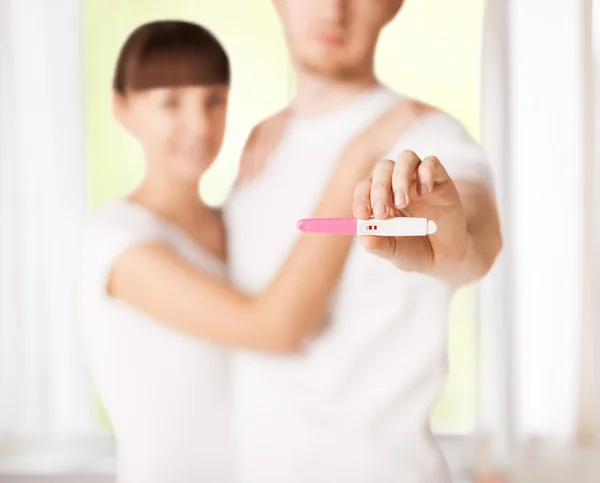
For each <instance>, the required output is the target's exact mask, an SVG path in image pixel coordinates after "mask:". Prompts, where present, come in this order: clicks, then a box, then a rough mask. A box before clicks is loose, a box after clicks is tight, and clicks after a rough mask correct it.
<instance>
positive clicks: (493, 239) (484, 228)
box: [453, 181, 503, 285]
mask: <svg viewBox="0 0 600 483" xmlns="http://www.w3.org/2000/svg"><path fill="white" fill-rule="evenodd" d="M455 184H456V188H457V190H458V193H459V195H460V199H461V202H462V205H463V210H464V213H465V218H466V220H467V233H468V235H469V237H468V245H467V252H466V254H465V259H464V262H463V264H462V267H461V268H459V269H457V270H456V273H455V274H454V277H453V278H455V279H456V283H458V284H459V285H465V284H468V283H471V282H474V281H476V280H479V279H480V278H482V277H484V276H485V275H486V274H487V273H488V272H489V271H490V269H491V268H492V266H493V265H494V262H495V261H496V258H497V257H498V255H499V253H500V251H501V250H502V243H503V242H502V232H501V229H500V219H499V216H498V210H497V208H496V202H495V200H494V197H493V196H492V194H491V193H490V191H489V189H488V188H487V187H486V186H484V185H482V184H480V183H474V182H469V181H456V183H455Z"/></svg>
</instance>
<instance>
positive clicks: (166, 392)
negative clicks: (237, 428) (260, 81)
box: [80, 21, 381, 483]
mask: <svg viewBox="0 0 600 483" xmlns="http://www.w3.org/2000/svg"><path fill="white" fill-rule="evenodd" d="M229 81H230V71H229V62H228V58H227V55H226V53H225V51H224V49H223V48H222V46H221V45H220V44H219V42H218V41H217V40H216V39H215V38H214V37H213V36H212V35H211V34H210V33H209V32H208V31H207V30H205V29H204V28H202V27H200V26H199V25H196V24H192V23H187V22H180V21H158V22H152V23H149V24H146V25H143V26H141V27H140V28H138V29H137V30H136V31H134V32H133V33H132V34H131V36H130V37H129V38H128V40H127V41H126V43H125V45H124V46H123V48H122V50H121V53H120V56H119V60H118V62H117V66H116V72H115V76H114V85H113V90H114V113H115V116H116V118H117V119H118V121H119V122H120V123H121V124H122V126H123V127H124V128H125V129H126V130H127V131H128V132H129V133H130V134H131V135H132V136H133V137H134V138H136V139H137V141H138V142H139V143H140V145H141V147H142V149H143V151H144V154H145V158H146V171H145V175H144V178H143V181H142V182H141V184H140V185H139V186H138V187H137V188H136V189H135V190H134V191H133V192H132V193H131V194H130V195H129V196H127V197H126V198H124V199H118V200H114V201H112V202H109V203H107V204H106V205H104V206H102V207H101V208H100V209H99V210H97V211H96V212H95V213H94V214H93V215H92V216H91V217H90V219H89V220H88V223H87V226H86V230H85V233H84V237H83V250H82V251H83V256H82V263H81V273H82V277H81V284H80V291H81V292H80V301H81V309H82V319H83V327H84V339H85V344H86V351H87V356H88V360H89V364H90V369H91V372H92V376H93V379H94V382H95V384H96V387H97V390H98V392H99V394H100V396H101V398H102V401H103V403H104V405H105V408H106V410H107V413H108V415H109V417H110V419H111V422H112V424H113V428H114V434H115V438H116V442H117V450H118V481H120V482H121V483H133V482H140V483H152V482H157V483H158V482H160V483H164V482H170V481H173V482H178V483H185V482H192V481H194V482H200V481H207V482H208V481H210V482H213V483H219V482H224V481H229V480H230V478H231V471H232V470H231V468H232V460H231V454H232V453H231V442H230V439H229V429H228V424H229V406H228V402H229V392H228V372H227V363H228V360H227V352H226V350H224V349H223V348H222V346H230V347H242V348H246V349H250V350H260V351H274V352H280V353H282V352H292V351H296V350H298V349H299V348H300V347H301V346H302V343H303V341H304V340H305V338H306V337H308V336H310V335H311V334H313V333H314V332H315V331H316V330H318V328H319V322H320V316H321V314H322V313H323V311H324V309H325V306H326V303H327V300H328V298H329V295H330V293H331V291H332V290H333V288H334V286H335V284H336V282H337V281H338V278H339V275H340V272H341V270H342V267H343V265H344V261H345V258H346V255H347V253H348V250H349V247H350V245H351V242H352V239H351V237H335V236H329V237H316V236H312V237H311V236H307V235H302V236H301V237H300V238H299V241H298V243H297V246H296V247H295V249H294V251H293V253H292V255H291V256H290V258H289V259H288V260H287V262H286V263H285V264H284V265H283V266H282V267H281V269H280V271H279V274H278V276H277V277H275V279H274V280H273V281H272V283H271V285H270V286H269V287H268V289H267V290H266V291H265V292H264V293H262V294H260V295H258V296H249V295H246V294H244V293H242V292H240V291H238V290H236V289H235V288H234V287H232V286H231V285H229V284H228V283H227V281H226V280H225V278H224V275H225V265H224V263H225V253H224V245H225V244H224V241H225V238H224V237H225V234H224V230H223V226H222V223H221V220H220V218H219V214H218V213H217V212H215V211H214V210H212V209H211V208H209V207H208V206H207V205H206V204H205V203H204V201H203V200H202V198H201V197H200V196H199V194H198V184H199V181H200V179H201V177H202V175H203V174H204V173H205V172H206V170H207V169H208V167H209V166H210V165H211V164H212V162H213V161H214V160H215V158H216V156H217V154H218V152H219V149H220V147H221V143H222V141H223V135H224V129H225V119H226V108H227V97H228V91H229ZM376 133H377V129H376V128H373V129H371V130H370V131H369V132H367V133H365V134H364V135H363V136H362V138H360V139H357V140H356V141H355V142H354V143H353V144H352V145H351V146H349V148H348V150H347V151H346V153H345V154H344V156H343V157H342V159H341V160H340V163H339V166H338V169H337V171H336V173H334V176H333V178H332V180H331V183H330V187H329V189H327V190H326V193H327V195H326V196H325V197H324V198H323V200H322V201H321V203H320V204H319V206H318V208H317V209H316V212H315V213H313V215H314V216H341V215H342V216H343V215H346V216H350V215H351V213H350V210H351V205H352V193H353V189H354V186H355V185H356V183H357V182H358V181H359V180H360V179H361V178H363V177H364V176H365V175H366V174H367V173H368V171H369V169H370V167H371V166H372V164H373V161H374V160H375V157H376V156H377V155H378V154H379V153H367V152H366V146H368V145H370V144H373V143H372V142H369V139H368V138H369V136H374V135H376ZM378 135H381V131H380V132H379V134H378ZM371 141H372V140H371ZM281 202H282V203H285V200H281ZM265 216H269V214H268V213H265ZM273 226H274V229H276V227H277V220H273ZM265 235H266V236H267V234H265ZM323 260H327V263H326V264H324V263H323Z"/></svg>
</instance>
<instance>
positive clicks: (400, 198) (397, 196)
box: [394, 190, 404, 206]
mask: <svg viewBox="0 0 600 483" xmlns="http://www.w3.org/2000/svg"><path fill="white" fill-rule="evenodd" d="M394 204H395V205H396V206H402V205H403V204H404V193H402V191H400V190H398V191H395V192H394Z"/></svg>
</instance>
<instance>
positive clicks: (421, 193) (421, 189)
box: [419, 183, 429, 196]
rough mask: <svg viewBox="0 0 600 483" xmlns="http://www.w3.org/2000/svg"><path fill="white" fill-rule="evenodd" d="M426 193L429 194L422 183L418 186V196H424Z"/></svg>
mask: <svg viewBox="0 0 600 483" xmlns="http://www.w3.org/2000/svg"><path fill="white" fill-rule="evenodd" d="M427 193H429V188H428V187H427V185H426V184H425V183H422V184H421V186H419V195H420V196H426V195H427Z"/></svg>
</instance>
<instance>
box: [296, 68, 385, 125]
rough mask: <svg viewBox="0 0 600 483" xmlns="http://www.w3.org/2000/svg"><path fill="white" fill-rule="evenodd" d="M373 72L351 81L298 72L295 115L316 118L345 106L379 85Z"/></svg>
mask: <svg viewBox="0 0 600 483" xmlns="http://www.w3.org/2000/svg"><path fill="white" fill-rule="evenodd" d="M377 83H378V82H377V79H376V78H375V75H374V74H373V72H368V73H365V75H363V76H360V77H356V78H353V79H349V80H340V79H334V78H328V77H326V76H323V75H319V74H314V73H310V72H305V71H301V70H297V71H296V95H295V96H294V99H293V101H292V104H291V109H292V112H293V114H294V115H297V116H316V115H320V114H323V113H326V112H328V111H331V110H332V109H335V108H336V107H338V106H341V105H343V104H344V103H346V102H347V101H349V100H350V99H352V98H353V97H355V96H357V95H359V94H361V93H362V92H364V91H366V90H368V89H371V88H372V87H375V86H376V85H377Z"/></svg>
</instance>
